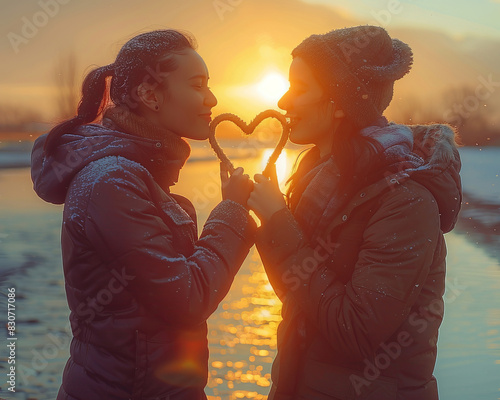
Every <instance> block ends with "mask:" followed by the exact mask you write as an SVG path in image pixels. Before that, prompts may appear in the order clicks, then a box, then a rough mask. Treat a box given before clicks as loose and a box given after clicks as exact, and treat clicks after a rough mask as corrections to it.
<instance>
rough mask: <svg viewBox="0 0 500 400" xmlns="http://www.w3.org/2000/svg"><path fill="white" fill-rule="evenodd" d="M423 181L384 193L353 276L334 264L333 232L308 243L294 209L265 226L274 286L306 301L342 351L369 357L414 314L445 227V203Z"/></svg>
mask: <svg viewBox="0 0 500 400" xmlns="http://www.w3.org/2000/svg"><path fill="white" fill-rule="evenodd" d="M414 185H416V184H414ZM419 186H420V185H419ZM422 189H423V188H422ZM422 189H418V188H415V186H413V187H411V188H408V187H407V186H403V185H402V186H401V187H399V188H398V189H397V190H394V191H390V192H388V194H385V195H384V198H383V202H382V205H381V207H380V208H379V209H378V210H377V211H376V212H375V213H374V214H373V215H372V217H371V218H370V220H369V221H368V225H367V227H366V229H365V231H364V234H363V242H362V245H361V249H360V252H359V255H358V259H357V262H356V264H355V266H354V272H353V274H352V278H351V279H350V280H349V281H348V282H347V283H346V284H343V283H342V282H340V280H339V279H337V278H336V274H335V265H333V268H332V266H328V267H327V266H326V262H327V258H326V254H328V253H330V254H331V253H332V252H333V249H334V248H335V246H336V244H335V243H332V242H331V241H330V239H329V238H328V237H325V238H322V239H320V244H316V245H313V244H311V243H306V241H305V240H304V236H303V235H302V234H301V232H300V227H299V226H298V224H297V222H296V221H295V219H294V218H293V215H292V214H291V213H290V211H288V210H287V209H284V210H281V211H279V212H277V213H276V214H275V215H273V216H272V218H271V220H270V221H269V223H268V224H267V226H266V227H261V228H259V230H258V236H257V243H256V244H257V249H258V251H259V253H260V254H261V256H262V259H263V263H264V267H265V269H266V272H267V274H268V276H269V279H270V282H271V283H272V284H273V287H274V288H275V289H276V290H277V293H280V294H281V297H283V296H284V293H286V296H287V297H289V298H290V299H291V300H293V304H298V305H300V307H301V308H302V310H303V312H304V315H306V317H307V318H309V319H310V321H311V322H312V323H313V325H314V326H315V327H316V328H317V329H318V330H319V331H320V332H321V334H322V335H323V336H324V337H325V338H327V339H328V341H329V342H330V343H331V346H332V347H333V348H334V349H335V350H336V351H338V352H340V353H343V354H346V355H349V356H350V357H355V358H356V359H363V358H364V357H368V356H370V355H371V354H373V352H374V351H375V350H376V349H377V348H378V347H379V346H380V344H381V343H382V342H383V341H385V340H387V339H389V338H390V337H391V336H392V335H393V334H394V333H395V332H396V331H397V329H398V327H399V326H400V325H401V324H402V323H403V322H404V321H405V319H406V318H407V317H408V315H409V312H410V308H411V306H412V305H413V304H414V303H415V299H416V296H417V295H418V293H419V292H420V290H421V288H422V286H423V284H424V282H425V279H426V276H427V274H428V272H429V268H430V265H431V263H432V259H433V255H434V251H435V248H436V244H437V240H438V235H439V234H440V230H439V213H438V209H437V205H436V203H435V200H434V198H433V197H432V195H431V194H430V193H429V192H428V191H427V190H425V189H423V190H422ZM334 262H335V261H334Z"/></svg>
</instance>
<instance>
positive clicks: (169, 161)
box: [32, 30, 256, 400]
mask: <svg viewBox="0 0 500 400" xmlns="http://www.w3.org/2000/svg"><path fill="white" fill-rule="evenodd" d="M194 47H195V46H194V42H193V40H192V39H190V38H189V37H188V36H186V35H184V34H181V33H180V32H177V31H174V30H160V31H153V32H148V33H144V34H141V35H138V36H136V37H134V38H132V39H131V40H130V41H128V42H127V43H126V44H125V45H124V46H123V47H122V49H121V50H120V52H119V54H118V56H117V58H116V61H115V62H114V63H113V64H110V65H107V66H105V67H101V68H97V69H95V70H94V71H92V72H90V73H89V74H88V75H87V77H86V79H85V81H84V83H83V88H82V94H83V96H82V99H81V102H80V104H79V107H78V115H77V116H76V117H75V118H73V119H71V120H69V121H66V122H64V123H62V124H60V125H57V126H56V127H55V128H54V129H52V131H51V132H50V133H49V134H48V135H43V136H41V137H40V138H39V139H38V140H37V141H36V142H35V145H34V148H33V153H32V178H33V182H34V188H35V190H36V192H37V193H38V195H39V196H40V197H41V198H42V199H44V200H46V201H48V202H51V203H55V204H63V203H64V214H63V226H62V255H63V266H64V276H65V287H66V294H67V300H68V305H69V308H70V312H71V313H70V321H71V328H72V332H73V336H74V337H73V340H72V342H71V349H70V353H71V357H70V358H69V360H68V362H67V364H66V368H65V370H64V374H63V379H62V385H61V388H60V390H59V394H58V396H57V399H58V400H89V399H92V400H99V399H102V400H105V399H106V400H109V399H170V400H175V399H190V400H196V399H200V400H201V399H206V396H205V394H204V387H205V384H206V381H207V370H208V343H207V324H206V319H207V318H208V317H209V316H210V314H212V312H214V311H215V309H216V308H217V306H218V304H219V302H220V301H221V300H222V299H223V298H224V296H225V295H226V293H227V292H228V290H229V288H230V285H231V282H232V280H233V277H234V275H235V274H236V272H237V271H238V269H239V267H240V266H241V264H242V262H243V260H244V259H245V257H246V255H247V253H248V251H249V249H250V247H251V246H252V245H253V243H254V237H253V236H254V234H255V229H256V226H255V222H254V220H253V218H252V217H251V216H250V215H249V212H248V210H247V208H246V202H247V198H248V196H249V194H250V191H251V187H252V182H251V181H250V179H249V177H248V176H247V175H243V173H242V172H243V171H242V169H241V168H239V169H237V170H236V171H235V172H234V173H233V174H232V176H231V178H229V177H228V174H227V171H221V178H222V180H223V201H222V202H221V203H219V204H218V205H217V206H216V207H215V208H214V210H213V211H212V213H211V214H210V216H209V218H208V220H207V222H206V224H205V226H204V228H203V232H202V233H201V236H200V237H199V238H198V231H197V227H196V213H195V210H194V208H193V205H192V204H191V202H190V201H189V200H188V199H186V198H184V197H182V196H179V195H175V194H173V193H171V192H170V189H169V188H170V186H172V185H174V183H175V182H177V179H178V176H179V170H180V169H181V168H182V166H183V165H184V163H185V161H186V159H187V158H188V157H189V154H190V147H189V144H188V143H187V142H186V141H185V140H184V139H183V137H187V138H191V139H196V140H204V139H206V138H207V137H208V135H209V122H210V114H211V109H212V107H214V106H215V105H216V103H217V100H216V98H215V97H214V95H213V94H212V92H211V91H210V89H209V88H208V86H207V81H208V78H209V77H208V71H207V67H206V65H205V63H204V61H203V59H202V58H201V57H200V56H199V55H198V53H197V52H196V51H195V50H194ZM107 82H108V83H109V87H110V90H109V95H110V98H111V107H108V106H107V104H106V100H107V96H108V90H107ZM102 114H104V115H103V119H102V123H92V122H93V121H95V120H96V119H98V117H99V116H101V115H102Z"/></svg>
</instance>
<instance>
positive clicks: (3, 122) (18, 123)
mask: <svg viewBox="0 0 500 400" xmlns="http://www.w3.org/2000/svg"><path fill="white" fill-rule="evenodd" d="M41 120H42V116H41V114H40V113H39V112H38V111H35V110H32V109H29V108H25V107H19V106H17V105H13V104H0V132H25V131H28V130H30V129H31V127H32V125H33V123H35V122H39V121H41Z"/></svg>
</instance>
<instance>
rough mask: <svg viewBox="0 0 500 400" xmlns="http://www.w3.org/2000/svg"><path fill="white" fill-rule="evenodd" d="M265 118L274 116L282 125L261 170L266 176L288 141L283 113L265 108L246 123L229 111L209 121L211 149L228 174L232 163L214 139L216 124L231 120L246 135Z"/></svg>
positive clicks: (269, 173)
mask: <svg viewBox="0 0 500 400" xmlns="http://www.w3.org/2000/svg"><path fill="white" fill-rule="evenodd" d="M267 118H276V119H277V120H278V121H279V122H280V123H281V126H282V132H281V137H280V140H279V142H278V144H277V145H276V148H275V149H274V151H273V153H272V154H271V156H270V157H269V160H268V161H267V164H266V168H265V169H264V171H263V172H262V174H263V175H264V176H266V177H268V178H270V177H271V171H272V170H271V168H273V166H274V164H275V163H276V161H277V160H278V157H279V156H280V154H281V152H282V151H283V148H284V147H285V144H286V142H287V141H288V134H289V131H290V128H289V126H288V124H287V122H286V118H285V116H284V115H283V114H281V113H279V112H278V111H275V110H266V111H263V112H261V113H260V114H258V115H257V116H256V117H255V118H254V119H253V120H252V122H250V124H248V125H247V124H246V123H245V121H243V120H242V119H241V118H240V117H238V116H237V115H235V114H231V113H225V114H220V115H218V116H217V117H215V118H214V119H213V121H212V122H211V123H210V136H209V138H208V140H209V142H210V146H212V149H213V150H214V151H215V154H216V155H217V157H218V158H219V160H220V161H221V162H222V163H223V164H224V166H225V167H226V169H227V170H228V171H229V173H230V174H232V173H233V172H234V169H235V168H234V165H233V163H232V162H231V160H229V158H228V157H227V156H226V154H225V153H224V150H222V148H221V147H220V145H219V143H218V142H217V139H215V128H217V125H219V124H220V123H221V122H223V121H231V122H233V123H234V124H235V125H236V126H238V127H239V128H240V129H241V130H242V131H243V132H244V133H245V134H246V135H251V134H252V133H253V131H254V130H255V128H256V127H257V126H258V125H259V124H260V123H261V122H262V121H263V120H265V119H267Z"/></svg>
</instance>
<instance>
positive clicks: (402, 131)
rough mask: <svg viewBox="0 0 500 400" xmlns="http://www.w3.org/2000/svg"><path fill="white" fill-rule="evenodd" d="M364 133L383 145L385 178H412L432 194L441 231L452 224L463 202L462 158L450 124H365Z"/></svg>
mask: <svg viewBox="0 0 500 400" xmlns="http://www.w3.org/2000/svg"><path fill="white" fill-rule="evenodd" d="M361 132H362V134H363V135H366V136H370V137H372V138H374V139H376V140H377V141H378V142H379V143H380V144H381V145H382V147H383V148H384V156H385V160H386V167H385V170H386V171H390V174H388V173H386V174H385V175H386V179H387V178H388V176H389V175H392V174H396V175H397V178H398V180H400V179H405V178H411V179H413V180H414V181H416V182H418V183H420V184H421V185H423V186H424V187H425V188H427V189H428V190H429V191H430V192H431V193H432V195H433V196H434V198H435V200H436V202H437V204H438V207H439V213H440V217H441V230H442V231H443V232H445V233H446V232H449V231H451V230H452V229H453V227H454V226H455V223H456V221H457V218H458V213H459V211H460V206H461V204H462V184H461V179H460V168H461V161H460V155H459V153H458V149H457V143H456V141H455V138H456V133H455V131H454V130H453V128H451V127H450V126H449V125H445V124H431V125H408V126H407V125H398V124H393V123H391V124H389V125H387V126H385V127H378V126H373V127H368V128H365V129H363V130H362V131H361Z"/></svg>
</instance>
